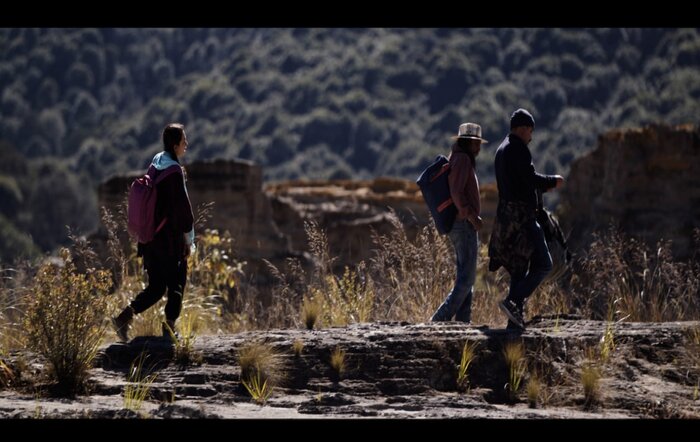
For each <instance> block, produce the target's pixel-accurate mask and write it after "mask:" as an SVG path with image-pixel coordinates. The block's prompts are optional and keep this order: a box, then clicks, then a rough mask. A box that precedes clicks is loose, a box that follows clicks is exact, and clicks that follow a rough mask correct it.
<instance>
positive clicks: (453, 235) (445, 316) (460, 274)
mask: <svg viewBox="0 0 700 442" xmlns="http://www.w3.org/2000/svg"><path fill="white" fill-rule="evenodd" d="M468 228H469V229H471V230H474V228H473V227H472V226H471V224H469V221H467V220H464V221H459V220H457V221H455V223H454V225H453V226H452V230H450V233H449V234H448V236H449V238H450V241H451V242H452V246H453V247H454V250H455V265H456V266H457V268H456V270H457V272H456V273H457V274H456V276H455V284H454V287H453V288H452V291H451V292H450V294H449V295H447V298H446V299H445V302H443V303H442V305H440V307H439V308H438V309H437V311H436V312H435V313H434V314H433V317H432V318H431V319H430V320H431V321H450V320H451V319H452V317H453V316H454V314H455V313H456V312H457V309H458V308H459V306H461V305H462V302H463V301H464V298H465V296H466V295H467V291H468V289H469V288H468V286H467V283H468V279H469V278H468V277H469V275H468V274H467V273H468V272H467V262H466V258H467V248H468V246H467V244H468V239H467V236H468V233H467V229H468Z"/></svg>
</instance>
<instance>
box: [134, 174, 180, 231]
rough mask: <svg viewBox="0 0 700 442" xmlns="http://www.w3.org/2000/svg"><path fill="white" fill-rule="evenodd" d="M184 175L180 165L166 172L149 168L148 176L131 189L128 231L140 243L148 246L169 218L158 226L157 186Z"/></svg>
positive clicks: (140, 178)
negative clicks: (174, 174) (174, 175)
mask: <svg viewBox="0 0 700 442" xmlns="http://www.w3.org/2000/svg"><path fill="white" fill-rule="evenodd" d="M178 172H179V173H180V174H182V168H181V167H180V166H178V165H173V166H170V167H168V168H166V169H164V170H158V169H156V168H155V167H154V166H153V165H151V166H150V167H149V168H148V171H147V172H146V174H145V175H144V176H142V177H139V178H136V179H135V180H134V181H133V182H132V183H131V188H130V189H129V202H128V205H127V219H128V222H127V229H128V231H129V234H131V236H133V237H134V238H135V239H136V240H137V241H138V242H140V243H143V244H146V243H149V242H151V241H152V240H153V237H154V236H155V235H156V233H158V232H159V231H160V229H162V228H163V226H164V225H165V222H166V221H167V220H168V219H167V218H163V221H161V222H160V224H159V225H158V226H156V220H155V217H156V201H157V198H158V195H157V193H158V192H157V190H156V184H158V183H159V182H161V181H163V179H165V177H167V176H169V175H171V174H173V173H178Z"/></svg>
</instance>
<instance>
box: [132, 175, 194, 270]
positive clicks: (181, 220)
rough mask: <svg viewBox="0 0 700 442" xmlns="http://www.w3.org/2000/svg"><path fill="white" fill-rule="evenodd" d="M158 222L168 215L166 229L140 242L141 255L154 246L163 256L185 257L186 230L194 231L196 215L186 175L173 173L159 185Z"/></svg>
mask: <svg viewBox="0 0 700 442" xmlns="http://www.w3.org/2000/svg"><path fill="white" fill-rule="evenodd" d="M157 189H158V198H157V200H156V213H155V223H156V225H159V224H160V223H161V221H162V220H163V218H167V221H166V222H165V225H164V226H163V228H162V229H161V230H160V231H159V232H158V233H156V235H155V237H154V238H153V241H151V242H149V243H148V244H140V243H139V246H138V247H139V255H141V254H142V250H143V248H146V247H147V248H151V249H152V251H153V253H154V254H156V255H159V256H169V257H176V258H181V257H183V256H185V233H187V232H189V231H190V230H192V224H193V223H194V216H193V214H192V206H191V205H190V200H189V198H188V197H187V193H186V192H185V182H184V179H183V175H182V174H180V173H173V174H170V175H169V176H167V177H166V178H165V179H163V181H161V182H159V183H158V184H157Z"/></svg>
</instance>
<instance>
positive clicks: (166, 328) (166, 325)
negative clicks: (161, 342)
mask: <svg viewBox="0 0 700 442" xmlns="http://www.w3.org/2000/svg"><path fill="white" fill-rule="evenodd" d="M161 329H162V332H163V337H164V338H170V339H172V338H173V336H175V339H178V338H179V337H180V335H179V334H178V333H177V330H175V321H171V320H170V319H167V320H165V321H163V322H162V324H161Z"/></svg>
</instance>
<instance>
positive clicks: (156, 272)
mask: <svg viewBox="0 0 700 442" xmlns="http://www.w3.org/2000/svg"><path fill="white" fill-rule="evenodd" d="M143 266H144V268H145V269H146V273H147V274H148V287H146V289H145V290H144V291H142V292H141V293H139V294H138V295H136V298H135V299H134V300H133V301H131V307H132V308H133V309H134V313H136V314H139V313H141V312H143V311H145V310H146V309H147V308H149V307H150V306H152V305H153V304H155V303H156V302H158V300H159V299H160V298H162V297H163V295H164V294H165V292H166V288H167V292H168V302H167V303H166V304H165V319H167V320H169V321H175V320H176V319H177V318H178V316H180V311H181V310H182V295H183V293H184V290H185V282H186V281H187V258H177V257H174V256H167V255H165V256H162V255H159V254H157V253H156V252H155V251H153V250H150V249H148V248H146V249H145V250H144V251H143Z"/></svg>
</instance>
